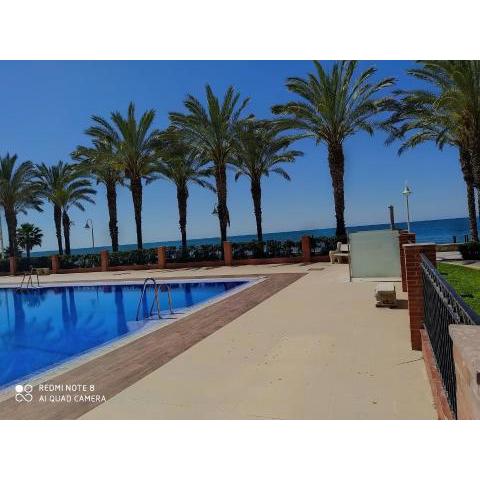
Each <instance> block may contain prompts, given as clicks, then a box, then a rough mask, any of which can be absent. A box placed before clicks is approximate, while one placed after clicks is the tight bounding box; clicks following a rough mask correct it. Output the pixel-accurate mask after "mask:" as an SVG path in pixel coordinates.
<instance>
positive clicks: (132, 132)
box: [85, 103, 160, 250]
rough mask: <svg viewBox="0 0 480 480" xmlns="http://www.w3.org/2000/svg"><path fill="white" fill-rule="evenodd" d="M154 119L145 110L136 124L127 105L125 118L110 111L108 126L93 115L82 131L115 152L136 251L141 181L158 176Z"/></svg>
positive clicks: (139, 238)
mask: <svg viewBox="0 0 480 480" xmlns="http://www.w3.org/2000/svg"><path fill="white" fill-rule="evenodd" d="M154 119H155V111H154V110H147V111H146V112H145V113H144V114H143V115H142V116H141V117H140V120H138V121H137V119H136V117H135V105H134V104H133V103H130V105H129V106H128V112H127V116H126V117H123V116H122V114H121V113H120V112H113V113H112V114H111V115H110V120H111V123H109V122H108V121H107V120H105V119H104V118H102V117H99V116H96V115H93V116H92V120H93V122H94V126H93V127H90V128H89V129H87V130H86V132H85V133H86V134H87V135H89V136H91V137H93V139H94V141H97V142H101V143H105V144H107V145H111V148H112V149H113V151H114V152H115V155H114V159H115V160H114V163H115V166H116V167H117V168H120V169H122V170H123V171H124V172H125V176H126V177H127V178H128V180H129V182H130V185H129V186H130V191H131V193H132V201H133V208H134V212H135V226H136V231H137V248H138V249H139V250H141V249H142V248H143V239H142V200H143V184H142V180H144V181H145V182H146V184H148V183H150V182H152V181H153V180H155V179H156V178H157V177H158V174H157V173H156V170H157V164H158V162H157V157H156V153H155V151H156V147H157V146H158V138H159V134H160V132H159V130H156V129H152V124H153V120H154Z"/></svg>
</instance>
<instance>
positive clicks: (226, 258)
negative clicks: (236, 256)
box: [223, 242, 233, 267]
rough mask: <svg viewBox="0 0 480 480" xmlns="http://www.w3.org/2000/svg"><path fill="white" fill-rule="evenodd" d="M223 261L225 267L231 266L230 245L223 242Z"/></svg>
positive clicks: (231, 254)
mask: <svg viewBox="0 0 480 480" xmlns="http://www.w3.org/2000/svg"><path fill="white" fill-rule="evenodd" d="M223 259H224V262H225V266H226V267H231V266H232V265H233V253H232V244H231V243H230V242H223Z"/></svg>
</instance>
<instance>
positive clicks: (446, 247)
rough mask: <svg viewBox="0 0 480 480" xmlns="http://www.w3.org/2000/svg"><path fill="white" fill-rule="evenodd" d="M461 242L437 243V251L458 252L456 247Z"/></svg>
mask: <svg viewBox="0 0 480 480" xmlns="http://www.w3.org/2000/svg"><path fill="white" fill-rule="evenodd" d="M460 245H463V243H440V244H438V243H437V252H458V247H459V246H460Z"/></svg>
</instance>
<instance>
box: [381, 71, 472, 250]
mask: <svg viewBox="0 0 480 480" xmlns="http://www.w3.org/2000/svg"><path fill="white" fill-rule="evenodd" d="M409 73H410V74H411V75H412V76H414V77H416V78H419V79H422V80H427V81H428V83H429V84H430V86H431V87H432V88H433V89H432V90H420V89H417V90H410V91H408V90H399V91H397V92H395V93H396V95H397V97H398V98H397V100H396V101H395V102H392V106H391V109H392V115H391V117H390V118H388V119H387V120H386V121H385V122H383V126H384V127H385V128H386V130H387V131H388V132H389V133H390V135H389V137H388V138H387V144H388V143H391V142H393V141H394V140H397V139H400V140H401V141H402V145H401V147H400V148H399V151H398V153H399V154H401V153H403V152H404V151H405V150H407V149H410V148H414V147H416V146H417V145H420V144H422V143H425V142H429V141H432V142H435V144H436V145H437V146H438V148H439V149H440V150H443V147H444V146H445V145H450V146H452V147H454V148H456V149H457V150H458V159H459V163H460V168H461V170H462V173H463V179H464V181H465V184H466V187H467V206H468V215H469V221H470V234H471V236H472V239H473V240H474V241H478V229H477V216H476V206H475V177H474V170H473V164H472V154H471V146H470V131H469V129H468V128H467V127H466V125H464V124H462V122H459V121H458V119H459V118H460V117H461V112H456V111H455V109H453V110H452V109H451V107H452V104H450V103H447V102H444V101H442V96H444V95H446V92H448V91H450V90H451V89H452V88H454V87H453V86H452V81H453V79H452V78H449V77H448V76H446V75H443V74H442V73H441V72H439V71H438V70H437V69H436V68H435V69H433V70H432V69H431V68H430V67H429V66H425V67H423V68H418V69H412V70H410V71H409Z"/></svg>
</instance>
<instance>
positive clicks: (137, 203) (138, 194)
mask: <svg viewBox="0 0 480 480" xmlns="http://www.w3.org/2000/svg"><path fill="white" fill-rule="evenodd" d="M130 190H131V191H132V201H133V210H134V213H135V226H136V229H137V248H138V250H142V249H143V240H142V180H141V178H132V179H131V180H130Z"/></svg>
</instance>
